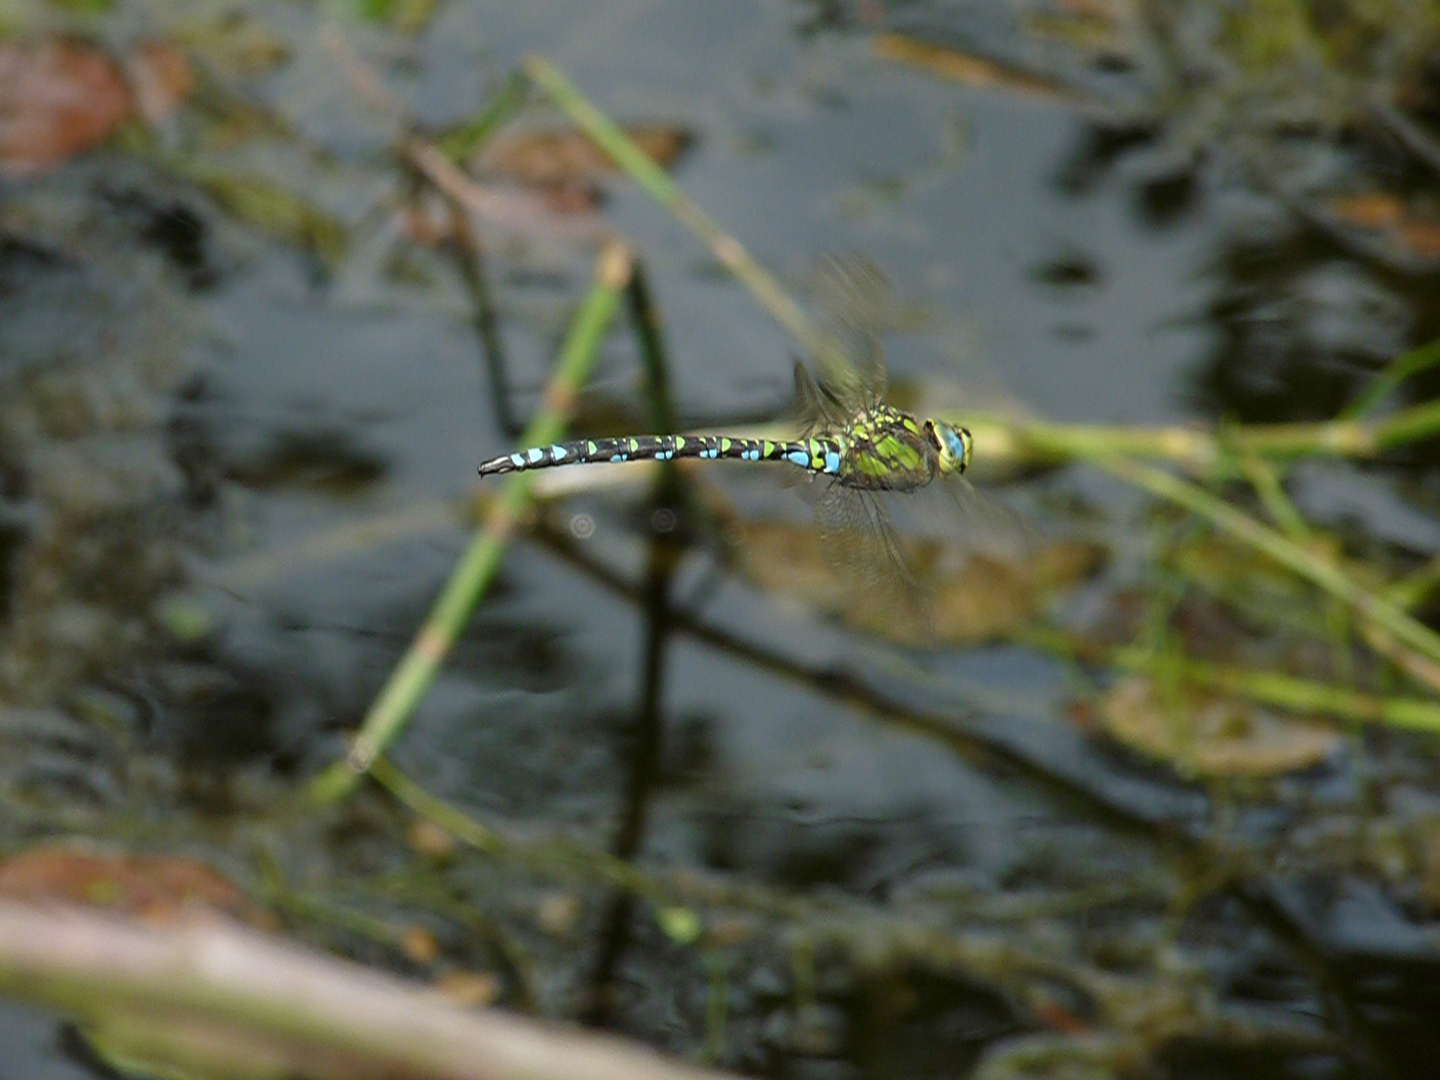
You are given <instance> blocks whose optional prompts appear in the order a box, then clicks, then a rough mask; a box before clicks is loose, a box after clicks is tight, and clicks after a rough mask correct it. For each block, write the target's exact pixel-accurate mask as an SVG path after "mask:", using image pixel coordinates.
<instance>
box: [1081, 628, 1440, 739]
mask: <svg viewBox="0 0 1440 1080" xmlns="http://www.w3.org/2000/svg"><path fill="white" fill-rule="evenodd" d="M1105 659H1106V662H1108V663H1110V664H1112V665H1114V666H1115V667H1119V668H1124V669H1126V670H1128V671H1144V672H1157V671H1163V673H1164V674H1165V675H1167V676H1177V677H1179V678H1180V679H1182V680H1183V681H1185V682H1190V683H1196V684H1199V685H1201V686H1206V687H1209V688H1211V689H1213V690H1219V691H1223V692H1224V693H1227V694H1234V695H1235V696H1237V697H1243V698H1248V699H1249V700H1251V701H1256V702H1259V703H1261V704H1264V705H1273V706H1275V707H1276V708H1282V709H1286V710H1288V711H1290V712H1295V713H1315V714H1319V715H1323V716H1330V717H1334V718H1336V719H1338V720H1349V721H1352V722H1355V723H1363V724H1384V725H1386V726H1388V727H1397V728H1408V729H1410V730H1412V731H1424V732H1429V733H1430V734H1437V733H1440V702H1436V701H1427V700H1426V699H1424V698H1393V697H1379V696H1376V695H1374V694H1364V693H1360V692H1358V691H1355V690H1349V689H1346V688H1345V687H1340V686H1331V685H1329V684H1326V683H1320V682H1314V681H1311V680H1309V679H1300V678H1296V677H1294V676H1291V675H1284V674H1281V673H1279V672H1275V671H1257V670H1254V669H1251V668H1238V667H1229V666H1226V665H1222V664H1211V663H1207V662H1206V661H1203V660H1193V659H1190V658H1188V657H1179V656H1176V655H1174V654H1172V653H1166V654H1164V656H1163V657H1162V656H1157V655H1156V654H1155V652H1154V651H1153V650H1151V649H1144V648H1125V649H1118V650H1116V651H1114V652H1112V653H1110V654H1108V655H1107V657H1106V658H1105Z"/></svg>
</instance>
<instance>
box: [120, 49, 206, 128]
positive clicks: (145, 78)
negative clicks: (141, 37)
mask: <svg viewBox="0 0 1440 1080" xmlns="http://www.w3.org/2000/svg"><path fill="white" fill-rule="evenodd" d="M125 74H126V75H127V76H128V77H129V79H130V86H131V88H132V89H133V90H134V92H135V103H136V107H137V108H138V109H139V111H140V115H141V116H143V117H144V118H145V120H146V122H147V123H151V124H156V123H159V122H160V121H162V120H165V119H166V118H168V117H169V116H170V115H171V114H172V113H174V112H175V110H176V109H177V108H178V107H179V106H180V103H181V102H183V101H184V100H185V99H186V98H188V97H189V96H190V93H191V91H193V90H194V89H195V70H194V69H193V68H192V67H191V66H190V59H189V57H187V56H186V55H185V54H184V53H183V52H182V51H181V50H179V49H178V48H176V47H175V46H174V45H171V44H170V43H169V42H166V41H152V42H149V43H147V44H145V45H142V46H140V48H138V49H136V50H135V51H134V52H133V53H131V54H130V57H129V59H128V60H127V61H126V63H125Z"/></svg>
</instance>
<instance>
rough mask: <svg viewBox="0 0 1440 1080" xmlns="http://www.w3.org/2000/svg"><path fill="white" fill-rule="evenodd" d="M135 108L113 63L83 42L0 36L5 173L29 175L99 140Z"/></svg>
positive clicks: (0, 160) (0, 142)
mask: <svg viewBox="0 0 1440 1080" xmlns="http://www.w3.org/2000/svg"><path fill="white" fill-rule="evenodd" d="M133 111H134V98H133V96H132V94H131V92H130V87H129V86H128V85H127V84H126V82H125V80H124V79H123V78H122V77H121V75H120V71H119V69H118V68H117V67H116V65H115V63H114V62H113V61H112V60H111V59H110V58H109V57H108V56H106V55H105V54H104V53H103V52H101V51H100V50H99V49H97V48H94V47H93V46H90V45H85V44H82V43H80V42H71V41H44V42H39V43H35V44H20V43H17V42H13V41H4V42H0V172H4V173H6V174H8V175H10V176H29V175H33V174H34V173H37V172H40V171H41V170H43V169H46V168H49V167H50V166H52V165H54V164H56V163H57V162H61V161H64V160H65V159H67V158H69V157H71V156H72V155H74V154H77V153H79V152H80V151H82V150H85V149H88V148H89V147H91V146H93V145H95V144H96V143H98V142H100V141H101V140H102V139H104V138H105V137H106V136H108V135H109V134H110V132H111V131H113V130H114V129H115V127H116V126H117V125H118V124H120V123H121V122H122V121H123V120H125V119H126V118H127V117H128V116H130V115H131V113H132V112H133Z"/></svg>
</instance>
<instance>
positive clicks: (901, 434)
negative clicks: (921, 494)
mask: <svg viewBox="0 0 1440 1080" xmlns="http://www.w3.org/2000/svg"><path fill="white" fill-rule="evenodd" d="M841 435H842V437H843V438H844V440H845V444H846V454H845V457H844V459H843V461H842V462H841V466H840V480H841V482H842V483H844V484H848V485H849V486H851V487H858V488H870V489H872V490H884V491H909V490H911V489H913V488H917V487H923V486H924V485H926V484H928V483H930V481H931V480H933V479H934V478H935V475H936V473H937V471H938V470H939V454H938V452H937V449H936V447H935V445H934V443H932V442H931V441H930V440H929V439H928V438H927V437H926V435H925V432H924V431H923V430H922V428H921V425H920V421H918V420H916V419H915V417H913V416H911V415H910V414H909V413H907V412H901V411H900V410H899V409H895V408H891V407H890V406H889V405H880V406H877V407H875V408H873V409H870V410H868V411H866V412H863V413H861V414H860V415H859V416H857V417H856V418H855V419H854V420H852V421H851V422H850V423H849V424H847V425H845V428H844V430H843V432H841Z"/></svg>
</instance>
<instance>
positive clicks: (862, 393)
mask: <svg viewBox="0 0 1440 1080" xmlns="http://www.w3.org/2000/svg"><path fill="white" fill-rule="evenodd" d="M813 300H814V306H815V321H816V330H817V332H818V334H819V339H820V340H819V341H818V342H817V352H818V355H817V356H816V358H815V360H816V363H817V365H818V371H819V373H820V376H821V382H822V385H824V386H826V387H828V388H829V389H830V391H831V393H832V394H833V395H834V396H835V398H836V399H837V400H838V401H840V402H842V403H843V405H844V411H846V412H847V413H849V414H850V415H852V416H853V415H855V414H857V413H860V412H864V411H865V410H866V409H869V408H873V407H874V406H876V405H878V404H880V402H881V401H883V400H884V398H885V388H886V381H887V377H886V373H885V353H884V350H883V349H882V348H881V346H880V337H879V335H880V333H881V332H882V331H884V330H886V329H888V328H890V327H891V326H892V325H893V324H894V323H895V321H896V315H895V313H896V311H897V310H898V307H899V305H898V304H897V303H896V300H895V294H894V290H893V289H892V288H891V286H890V283H889V281H887V280H886V278H885V275H884V274H882V273H881V272H880V269H879V268H878V267H877V266H875V264H874V263H872V262H870V260H868V259H866V258H865V257H864V256H862V255H858V254H853V253H847V254H845V255H827V256H826V257H825V258H824V259H822V260H821V262H820V265H819V266H818V267H817V269H816V273H815V284H814V288H813Z"/></svg>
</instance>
